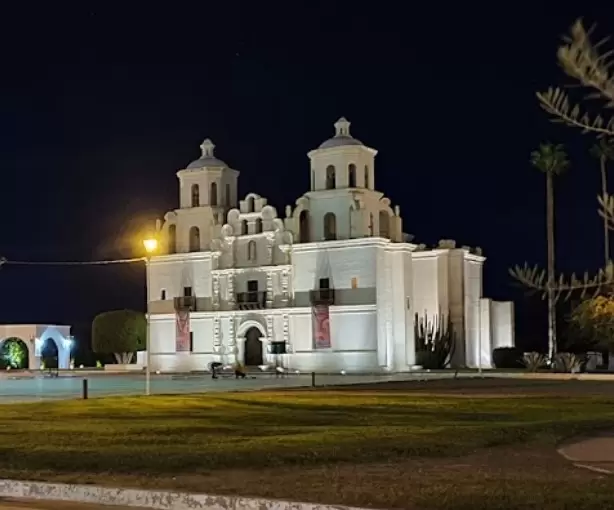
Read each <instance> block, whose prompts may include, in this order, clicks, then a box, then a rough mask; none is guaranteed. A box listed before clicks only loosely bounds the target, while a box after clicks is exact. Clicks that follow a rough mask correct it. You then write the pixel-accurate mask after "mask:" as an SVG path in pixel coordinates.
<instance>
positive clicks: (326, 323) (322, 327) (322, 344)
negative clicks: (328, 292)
mask: <svg viewBox="0 0 614 510" xmlns="http://www.w3.org/2000/svg"><path fill="white" fill-rule="evenodd" d="M311 330H312V334H313V344H314V345H315V348H316V349H330V319H329V315H328V305H315V306H314V307H312V309H311Z"/></svg>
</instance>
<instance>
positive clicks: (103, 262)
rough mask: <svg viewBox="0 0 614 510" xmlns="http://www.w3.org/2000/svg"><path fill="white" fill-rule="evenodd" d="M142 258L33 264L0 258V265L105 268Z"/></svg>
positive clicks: (27, 261) (141, 260)
mask: <svg viewBox="0 0 614 510" xmlns="http://www.w3.org/2000/svg"><path fill="white" fill-rule="evenodd" d="M145 260H146V259H145V258H144V257H136V258H131V259H116V260H90V261H72V262H70V261H58V262H51V261H42V262H35V261H29V260H9V259H5V258H0V265H2V264H12V265H16V266H106V265H109V264H133V263H135V262H144V261H145Z"/></svg>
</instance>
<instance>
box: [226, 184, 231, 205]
mask: <svg viewBox="0 0 614 510" xmlns="http://www.w3.org/2000/svg"><path fill="white" fill-rule="evenodd" d="M231 201H232V197H231V196H230V184H226V205H227V206H228V207H230V202H231Z"/></svg>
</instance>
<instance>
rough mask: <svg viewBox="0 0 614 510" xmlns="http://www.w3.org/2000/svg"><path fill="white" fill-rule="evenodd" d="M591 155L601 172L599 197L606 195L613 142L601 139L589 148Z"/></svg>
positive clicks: (607, 259) (607, 258) (607, 251)
mask: <svg viewBox="0 0 614 510" xmlns="http://www.w3.org/2000/svg"><path fill="white" fill-rule="evenodd" d="M591 154H592V155H593V156H595V157H596V158H597V159H598V160H599V164H600V167H601V168H600V170H601V196H602V197H607V195H608V181H607V176H606V165H607V162H608V161H613V160H614V142H613V141H612V140H609V139H607V138H601V139H600V140H599V143H596V144H595V145H593V146H592V147H591ZM608 223H609V221H608V217H607V216H606V215H604V216H603V242H604V254H605V266H604V267H607V265H608V263H609V262H610V229H609V227H608Z"/></svg>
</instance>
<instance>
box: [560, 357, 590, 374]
mask: <svg viewBox="0 0 614 510" xmlns="http://www.w3.org/2000/svg"><path fill="white" fill-rule="evenodd" d="M584 364H585V356H580V355H577V354H573V353H571V352H559V353H558V354H557V355H556V356H554V370H555V371H556V372H564V373H566V374H577V373H578V372H581V371H582V366H583V365H584Z"/></svg>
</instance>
